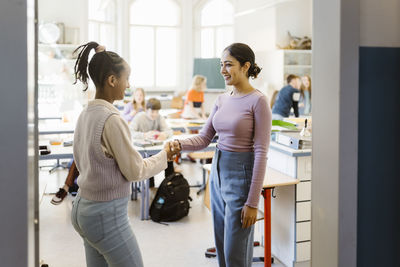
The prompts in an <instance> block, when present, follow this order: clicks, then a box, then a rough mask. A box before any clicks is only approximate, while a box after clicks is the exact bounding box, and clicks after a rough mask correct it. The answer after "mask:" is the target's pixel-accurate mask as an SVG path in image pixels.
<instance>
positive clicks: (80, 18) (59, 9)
mask: <svg viewBox="0 0 400 267" xmlns="http://www.w3.org/2000/svg"><path fill="white" fill-rule="evenodd" d="M38 12H39V14H38V18H39V23H41V22H62V23H64V26H65V27H71V28H78V29H79V36H80V40H79V43H83V42H85V41H87V40H86V36H87V23H86V21H87V1H86V0H85V1H82V0H68V1H65V0H62V1H60V0H57V1H54V0H38Z"/></svg>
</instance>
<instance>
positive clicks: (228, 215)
mask: <svg viewBox="0 0 400 267" xmlns="http://www.w3.org/2000/svg"><path fill="white" fill-rule="evenodd" d="M253 166H254V152H230V151H224V150H220V149H218V148H217V149H216V152H215V155H214V158H213V162H212V168H211V178H210V194H211V213H212V217H213V223H214V238H215V246H216V249H217V257H218V263H219V266H220V267H250V266H251V263H252V258H253V240H254V225H252V226H251V227H249V228H245V229H243V228H242V222H241V212H242V209H243V206H244V204H245V203H246V200H247V196H248V193H249V190H250V184H251V178H252V173H253Z"/></svg>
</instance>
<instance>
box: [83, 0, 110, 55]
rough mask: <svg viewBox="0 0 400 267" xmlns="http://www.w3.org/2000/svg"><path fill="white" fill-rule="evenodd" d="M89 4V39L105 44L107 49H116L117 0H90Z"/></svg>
mask: <svg viewBox="0 0 400 267" xmlns="http://www.w3.org/2000/svg"><path fill="white" fill-rule="evenodd" d="M88 5H89V8H88V10H89V14H88V22H89V25H88V26H89V27H88V39H89V40H90V41H96V42H98V43H99V44H102V45H105V46H106V47H107V50H115V48H116V43H115V40H116V35H115V32H116V29H115V20H116V19H115V18H116V16H115V13H116V10H115V8H116V6H115V1H114V0H89V2H88Z"/></svg>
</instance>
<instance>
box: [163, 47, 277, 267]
mask: <svg viewBox="0 0 400 267" xmlns="http://www.w3.org/2000/svg"><path fill="white" fill-rule="evenodd" d="M260 71H261V69H260V68H259V67H258V66H257V64H256V63H255V56H254V52H253V51H252V50H251V48H250V47H249V46H248V45H246V44H242V43H234V44H231V45H230V46H228V47H227V48H225V49H224V51H223V53H222V57H221V75H222V76H223V77H224V79H225V84H226V85H229V86H232V88H233V89H232V91H230V92H228V93H224V94H222V95H220V96H219V97H218V99H217V101H216V103H215V105H214V108H213V110H212V112H211V114H210V117H209V118H208V120H207V122H206V124H205V125H204V127H203V129H202V130H201V132H200V133H199V134H198V135H196V136H194V137H192V138H189V139H184V140H179V141H178V140H175V141H174V142H173V143H172V144H171V145H172V148H173V149H175V150H192V151H193V150H200V149H203V148H205V147H207V146H208V145H209V144H210V142H211V140H212V139H213V137H214V135H215V134H216V133H217V134H218V137H219V138H218V145H217V149H216V153H215V155H214V158H213V163H212V169H211V179H210V192H211V212H212V217H213V223H214V237H215V245H216V249H217V256H218V262H219V266H220V267H225V266H228V267H245V266H249V267H250V266H251V262H252V257H253V237H254V223H255V222H256V217H257V206H258V201H259V197H260V193H261V190H262V185H263V181H264V175H265V169H266V161H267V151H268V146H269V140H270V133H271V110H270V108H269V105H268V104H267V103H268V101H267V99H266V97H265V95H264V94H262V93H261V92H260V91H259V90H257V89H255V88H253V87H252V86H251V84H250V83H249V77H252V78H256V77H257V75H258V74H259V72H260Z"/></svg>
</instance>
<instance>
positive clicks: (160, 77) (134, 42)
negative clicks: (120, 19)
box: [129, 0, 181, 91]
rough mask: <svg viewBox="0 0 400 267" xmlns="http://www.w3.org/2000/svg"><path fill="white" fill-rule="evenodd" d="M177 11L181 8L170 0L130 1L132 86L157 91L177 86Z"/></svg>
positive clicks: (178, 18)
mask: <svg viewBox="0 0 400 267" xmlns="http://www.w3.org/2000/svg"><path fill="white" fill-rule="evenodd" d="M155 7H156V8H155ZM180 12H181V10H180V6H179V5H178V4H177V3H176V2H175V1H173V0H136V1H133V2H132V4H131V6H130V13H129V15H130V19H129V23H130V31H129V33H130V38H129V41H130V44H129V60H130V65H131V68H132V75H131V76H132V83H133V85H134V86H135V87H145V88H146V89H150V90H151V89H156V90H160V91H161V90H166V89H174V88H175V87H176V85H177V77H178V75H179V73H178V62H179V58H180V54H179V51H180V49H179V38H180V24H181V23H180V21H181V17H180Z"/></svg>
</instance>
